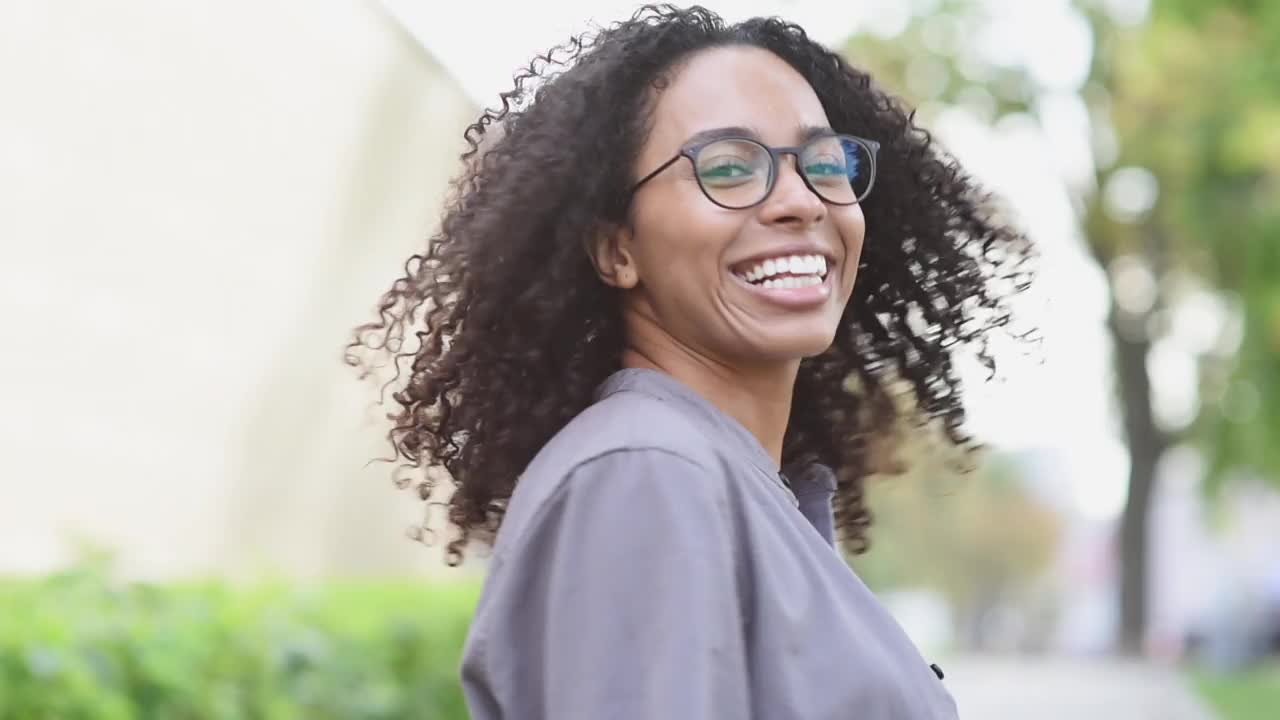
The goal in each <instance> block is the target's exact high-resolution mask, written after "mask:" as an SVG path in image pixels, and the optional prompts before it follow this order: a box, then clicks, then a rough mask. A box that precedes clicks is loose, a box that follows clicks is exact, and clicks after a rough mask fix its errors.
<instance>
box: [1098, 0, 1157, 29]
mask: <svg viewBox="0 0 1280 720" xmlns="http://www.w3.org/2000/svg"><path fill="white" fill-rule="evenodd" d="M1102 7H1103V9H1104V10H1106V13H1107V15H1109V16H1110V17H1111V21H1112V22H1114V23H1115V24H1117V25H1126V26H1132V25H1137V24H1139V23H1141V22H1142V21H1143V20H1146V19H1147V12H1148V11H1149V10H1150V9H1151V0H1102Z"/></svg>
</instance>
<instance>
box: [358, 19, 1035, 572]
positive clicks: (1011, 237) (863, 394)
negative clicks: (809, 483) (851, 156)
mask: <svg viewBox="0 0 1280 720" xmlns="http://www.w3.org/2000/svg"><path fill="white" fill-rule="evenodd" d="M729 45H746V46H758V47H761V48H764V49H766V50H769V51H770V52H772V53H773V54H775V55H777V56H778V57H779V58H781V59H782V60H783V61H785V62H787V63H788V64H789V65H791V66H792V67H793V68H795V69H796V70H797V71H798V72H799V73H800V74H801V75H802V76H803V77H804V78H805V79H806V80H807V81H808V83H809V84H810V85H811V86H812V87H813V89H814V91H815V92H816V93H817V96H818V99H819V100H820V101H821V103H822V107H823V108H824V109H825V111H826V114H827V117H828V119H829V120H830V122H831V126H832V127H833V128H834V129H835V130H836V131H837V132H844V133H850V134H856V135H859V136H862V137H867V138H872V139H874V140H877V141H879V143H880V144H881V148H880V155H879V158H880V160H879V170H878V175H877V179H876V189H875V192H874V193H872V194H871V196H870V197H868V198H867V199H866V200H865V201H864V202H863V213H864V215H865V218H866V225H867V242H866V243H865V246H864V250H863V253H862V256H861V260H860V266H859V270H858V278H857V282H856V285H855V287H854V291H853V295H852V297H851V299H850V301H849V304H848V306H847V307H846V309H845V311H844V314H843V317H842V319H841V323H840V326H839V328H838V330H837V331H836V335H835V340H834V342H833V344H832V345H831V347H830V348H829V349H827V350H826V351H825V352H823V353H822V354H820V355H817V356H815V357H811V358H806V359H805V360H803V361H802V362H801V364H800V369H799V374H798V376H797V378H796V383H795V390H794V402H793V406H792V411H791V416H790V421H789V423H788V425H787V431H786V436H785V439H784V445H783V464H784V465H790V464H792V463H797V462H814V461H816V462H821V463H823V464H826V465H828V466H829V467H831V468H832V469H833V470H834V471H835V473H836V477H837V490H836V500H835V516H836V524H837V527H838V528H839V530H840V537H841V540H842V542H843V543H844V545H845V547H846V549H848V550H849V551H850V552H853V553H857V552H861V551H863V550H864V549H865V548H866V545H867V532H868V528H869V526H870V513H869V512H868V510H867V507H866V502H865V499H864V483H865V481H866V477H867V475H868V474H869V473H871V472H873V471H875V467H873V465H874V462H875V461H874V459H873V455H874V453H873V448H874V446H875V444H876V441H877V439H879V438H883V437H884V436H885V435H886V434H888V433H890V432H891V431H890V430H889V428H894V427H898V426H899V425H900V421H901V420H902V419H903V417H904V415H908V414H909V415H910V416H911V417H912V418H913V419H914V420H915V422H916V424H917V426H919V425H921V424H923V423H926V422H935V421H936V426H937V427H940V428H941V429H942V430H944V431H945V432H944V433H943V434H944V436H945V437H946V439H947V440H948V441H949V442H950V443H954V444H955V445H956V446H959V447H962V448H966V449H973V448H975V447H976V443H975V442H974V441H973V439H972V438H971V437H969V436H968V435H966V434H965V432H964V431H963V430H962V425H963V421H964V417H965V413H964V408H963V406H962V404H961V398H960V392H959V391H960V387H959V381H958V379H957V377H956V374H955V371H954V364H953V357H952V352H953V351H954V350H957V349H960V348H962V347H963V348H966V349H968V350H970V351H972V352H973V353H974V356H975V357H977V358H978V359H980V360H981V361H982V362H983V363H984V364H985V365H986V366H987V367H988V368H994V361H993V359H992V357H991V353H990V352H989V347H988V339H989V336H990V335H991V333H992V331H994V330H996V329H997V328H1001V327H1003V326H1006V325H1007V324H1008V321H1009V319H1010V312H1009V308H1008V307H1007V303H1008V299H1009V297H1010V295H1011V294H1012V293H1013V292H1016V291H1019V290H1021V289H1023V288H1025V287H1026V286H1027V285H1028V283H1029V282H1030V274H1029V265H1028V262H1027V261H1028V260H1029V259H1030V258H1031V256H1032V248H1031V246H1030V244H1029V242H1028V241H1027V239H1026V238H1025V237H1024V236H1023V235H1022V234H1020V233H1019V232H1017V231H1015V230H1013V229H1011V228H1010V227H1008V226H1007V225H1005V224H1002V223H1001V222H1000V221H999V220H998V219H997V212H996V210H995V208H994V207H993V204H992V202H991V201H990V198H989V196H987V195H986V194H984V193H983V192H981V191H980V189H979V188H978V187H977V185H976V184H975V183H974V182H973V181H972V180H971V179H970V178H969V177H968V176H967V175H966V174H965V173H964V172H963V171H962V170H961V169H960V168H959V166H958V165H957V163H956V162H955V161H954V160H953V159H952V158H951V157H950V156H949V155H947V154H946V153H945V152H943V151H942V150H941V149H940V148H939V147H938V146H937V144H936V143H935V142H933V140H932V138H931V136H930V135H929V133H928V132H926V131H924V130H922V129H920V128H919V127H917V126H916V125H915V124H914V121H913V115H914V114H913V113H912V112H910V111H908V110H907V109H905V107H904V104H903V103H902V102H901V101H900V100H898V99H896V98H895V97H893V96H891V95H890V94H888V93H886V92H885V91H884V90H881V89H880V88H879V87H877V85H876V84H875V83H874V82H873V81H872V79H871V78H870V76H868V75H867V73H865V72H863V71H861V70H859V69H857V68H855V67H853V66H851V65H850V64H849V63H848V62H846V61H845V60H844V59H843V58H842V57H841V56H840V55H838V54H836V53H833V52H830V51H828V50H826V49H824V48H823V47H822V46H821V45H819V44H818V43H816V42H814V41H812V40H810V39H809V38H808V37H807V36H806V34H805V32H804V31H803V30H802V29H801V28H799V27H797V26H796V25H794V24H790V23H787V22H784V21H783V20H780V19H777V18H755V19H752V20H748V21H746V22H743V23H740V24H734V25H730V24H726V23H725V22H724V21H723V20H722V19H721V18H720V17H718V16H717V15H715V14H714V13H712V12H710V11H708V10H706V9H704V8H701V7H692V8H687V9H681V8H676V7H673V6H670V5H657V6H646V7H644V8H642V9H640V10H639V11H638V12H637V13H636V14H635V15H634V16H632V17H631V19H629V20H626V21H623V22H619V23H616V24H613V25H611V26H609V27H607V28H604V29H600V30H599V31H597V32H595V33H588V34H584V35H582V36H579V37H576V38H573V39H571V40H570V41H569V42H568V43H566V44H564V45H561V46H558V47H556V48H554V49H552V50H551V51H550V52H548V53H546V54H545V55H540V56H538V57H536V58H535V59H534V60H533V61H532V62H531V63H529V65H528V66H526V67H525V68H523V69H522V70H521V71H520V72H519V73H517V74H516V76H515V78H514V82H515V87H514V89H512V90H511V91H509V92H505V93H502V94H501V95H500V98H501V108H493V109H488V110H486V111H484V113H483V114H482V115H481V116H480V118H479V119H478V120H477V121H476V122H475V123H473V124H472V125H470V126H469V127H468V128H467V130H466V132H465V133H464V136H465V138H466V140H467V142H468V144H469V149H468V150H467V151H466V152H464V153H463V155H462V161H463V162H462V166H463V169H462V172H461V174H460V175H459V176H458V177H457V178H456V180H455V182H454V185H453V193H452V196H451V197H450V199H449V201H448V203H447V206H446V209H445V213H444V216H443V220H442V222H441V225H440V228H439V230H438V232H437V233H436V234H435V235H434V236H433V237H432V238H431V239H430V242H429V245H428V247H427V249H426V250H425V251H424V252H422V253H420V254H415V255H413V256H412V257H411V258H409V260H408V261H407V262H406V263H405V266H404V274H403V276H402V277H400V278H399V279H397V280H396V281H395V282H394V283H393V284H392V286H391V288H390V289H389V290H388V291H387V292H386V293H385V294H384V295H383V296H382V298H381V302H380V304H379V306H378V319H377V321H376V322H371V323H368V324H365V325H361V326H360V327H358V328H356V329H355V331H354V338H353V340H352V341H351V343H350V344H349V345H348V348H347V356H346V359H347V362H348V363H349V364H351V365H353V366H356V367H358V368H362V369H363V370H364V372H365V373H366V374H367V373H369V372H371V371H372V370H373V369H374V364H373V356H375V355H383V356H390V357H389V360H390V363H391V364H392V365H394V367H395V377H394V378H392V379H391V380H389V381H388V386H394V392H393V398H394V400H395V402H396V403H397V405H398V408H397V409H396V411H395V412H392V413H390V414H389V415H388V418H389V419H390V420H392V421H393V423H394V427H392V429H391V430H390V431H389V433H388V438H389V440H390V442H391V444H392V446H393V448H394V451H395V457H393V458H390V460H391V461H397V460H401V461H402V464H401V466H400V469H399V470H398V471H397V473H396V476H397V484H398V485H399V486H400V487H402V488H403V487H408V486H410V485H415V486H416V488H417V491H418V494H419V495H420V497H421V498H422V499H423V500H426V501H430V499H431V498H432V497H433V496H435V495H436V492H437V487H438V485H439V483H440V482H441V481H446V482H449V481H451V482H452V485H453V489H454V491H453V493H452V494H451V495H450V496H449V499H448V501H447V503H440V502H439V501H438V500H437V501H436V502H433V503H430V504H432V505H445V506H447V511H448V520H449V522H450V524H451V525H452V526H453V527H454V528H455V529H456V536H455V537H454V538H453V539H452V540H451V541H450V542H449V543H448V545H447V550H446V555H447V560H448V562H449V563H450V564H458V563H459V562H461V561H462V559H463V555H464V549H465V547H466V545H467V543H468V542H469V541H470V540H472V539H479V540H483V541H485V542H491V541H492V539H493V535H494V533H496V531H497V529H498V526H499V525H500V523H501V520H502V517H503V513H504V510H505V507H506V503H507V500H508V499H509V498H510V496H511V493H512V491H513V489H514V487H515V484H516V481H517V478H518V476H519V475H520V473H521V472H522V471H523V470H524V468H525V466H526V465H527V464H528V463H529V461H530V460H532V459H533V457H534V455H535V454H536V453H537V452H538V451H539V449H540V448H541V447H542V446H543V445H544V444H545V443H547V442H548V441H549V440H550V439H551V437H552V436H553V435H555V434H556V432H558V431H559V430H560V429H561V428H563V427H564V426H565V425H566V424H567V423H568V422H569V420H570V419H572V418H573V417H574V416H575V415H577V414H578V413H580V412H581V411H582V410H583V409H585V408H586V407H587V406H588V405H589V404H590V403H591V402H592V396H593V392H594V390H595V388H596V387H597V385H599V384H600V383H601V382H602V381H603V380H604V379H605V378H607V377H608V376H609V375H610V374H611V373H613V372H614V371H616V370H618V369H619V368H620V367H621V355H622V351H623V348H624V342H625V337H624V335H623V322H622V314H621V307H622V305H621V296H620V292H621V291H619V290H617V289H615V288H612V287H610V286H608V285H606V284H605V283H604V282H603V281H601V280H600V278H599V277H598V275H597V272H596V270H595V268H594V266H593V264H592V262H591V260H590V258H589V256H588V253H587V252H585V251H584V250H585V247H586V244H587V243H588V242H589V239H591V238H592V237H594V236H596V234H597V231H598V230H599V228H601V227H602V226H604V225H605V224H608V223H612V224H615V225H616V224H622V223H625V222H626V220H627V211H628V204H629V198H630V193H629V187H630V184H631V182H632V180H633V178H632V174H631V169H632V165H633V164H634V162H635V159H636V158H637V156H638V154H639V152H640V149H641V147H642V145H643V144H644V142H645V139H646V135H647V132H648V130H649V127H650V123H651V118H652V110H653V107H654V103H655V96H656V94H657V93H660V92H661V91H662V88H663V87H665V86H666V84H667V83H668V82H669V80H670V75H671V73H672V72H673V70H674V69H675V68H677V66H678V64H679V63H680V62H681V61H682V60H684V59H687V58H688V57H689V56H690V55H691V54H693V53H697V52H699V51H701V50H704V49H708V48H713V47H721V46H729ZM531 85H536V88H530V86H531ZM495 131H497V132H495ZM601 157H610V158H615V159H616V160H617V162H609V163H601V162H599V161H598V159H599V158H601ZM406 332H412V334H413V336H414V338H415V339H416V340H417V342H416V343H415V344H414V347H412V348H407V347H406V346H405V345H406V344H405V334H406ZM405 363H407V366H408V367H407V372H404V368H402V364H405ZM899 387H901V388H906V392H905V393H902V392H898V391H897V390H895V388H899ZM903 398H905V401H904V399H903ZM406 470H407V471H408V474H407V475H406V474H403V473H402V471H406Z"/></svg>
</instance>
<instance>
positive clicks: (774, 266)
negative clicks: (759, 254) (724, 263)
mask: <svg viewBox="0 0 1280 720" xmlns="http://www.w3.org/2000/svg"><path fill="white" fill-rule="evenodd" d="M734 275H737V276H738V277H739V278H741V279H743V280H745V281H746V282H748V283H750V284H752V285H755V286H757V287H763V288H769V289H772V288H783V289H791V288H804V287H813V286H815V285H821V284H822V281H823V280H824V279H826V277H827V259H826V258H825V257H823V256H821V255H785V256H780V257H776V258H769V259H767V260H763V261H759V262H756V263H755V264H753V265H750V266H746V267H742V268H739V269H738V270H737V271H735V272H734Z"/></svg>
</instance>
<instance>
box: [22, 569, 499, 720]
mask: <svg viewBox="0 0 1280 720" xmlns="http://www.w3.org/2000/svg"><path fill="white" fill-rule="evenodd" d="M478 589H479V586H478V584H452V585H441V584H437V585H431V584H426V583H419V582H409V581H402V582H389V583H388V582H384V583H370V582H360V583H355V582H342V583H334V582H330V583H325V584H323V585H318V586H305V587H302V586H297V585H286V584H282V583H261V584H257V585H254V586H252V587H245V588H233V587H231V586H229V585H227V584H225V583H216V582H206V583H191V584H166V585H162V586H158V585H150V584H131V585H121V584H117V583H112V582H111V581H110V580H109V579H108V578H107V576H106V573H104V572H102V571H100V570H95V569H78V570H76V571H73V572H68V573H64V574H60V575H56V576H53V577H49V578H46V579H42V580H35V581H4V580H0V720H42V719H45V718H48V719H49V720H53V719H55V718H56V719H57V720H75V719H79V718H85V719H87V718H95V719H96V718H104V719H107V720H113V719H115V718H147V719H156V720H206V719H209V720H213V719H215V718H261V719H263V720H268V719H276V718H307V719H308V720H311V719H315V720H326V719H329V718H333V719H338V718H341V719H343V720H346V719H348V718H361V719H364V718H367V719H369V720H373V719H375V718H376V719H378V720H383V719H386V720H392V719H399V718H429V719H431V720H437V719H438V720H451V719H453V718H459V719H463V718H466V717H467V715H466V710H465V707H464V705H463V701H462V693H461V690H460V688H459V686H458V662H459V658H460V654H461V649H462V642H463V638H464V637H465V634H466V629H467V623H468V620H469V619H470V617H471V612H472V610H473V609H474V607H475V602H476V599H477V597H478Z"/></svg>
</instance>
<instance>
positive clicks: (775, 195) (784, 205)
mask: <svg viewBox="0 0 1280 720" xmlns="http://www.w3.org/2000/svg"><path fill="white" fill-rule="evenodd" d="M777 173H778V177H777V178H775V179H774V181H773V190H772V191H771V192H770V193H769V197H767V198H765V201H764V202H763V203H761V204H760V219H761V221H763V222H765V223H767V224H774V225H776V224H781V225H794V226H797V227H809V226H810V225H813V224H815V223H818V222H821V221H822V219H823V218H825V217H826V216H827V204H826V203H824V202H822V198H820V197H818V196H817V195H816V194H815V193H814V192H813V191H812V190H810V189H809V185H808V184H807V183H805V181H804V178H803V177H801V175H800V167H799V158H797V157H796V156H794V155H787V156H784V157H781V158H779V162H778V170H777Z"/></svg>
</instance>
